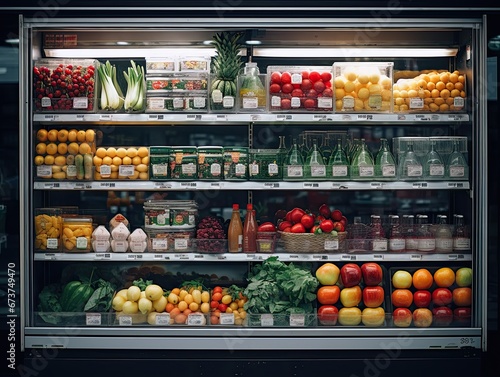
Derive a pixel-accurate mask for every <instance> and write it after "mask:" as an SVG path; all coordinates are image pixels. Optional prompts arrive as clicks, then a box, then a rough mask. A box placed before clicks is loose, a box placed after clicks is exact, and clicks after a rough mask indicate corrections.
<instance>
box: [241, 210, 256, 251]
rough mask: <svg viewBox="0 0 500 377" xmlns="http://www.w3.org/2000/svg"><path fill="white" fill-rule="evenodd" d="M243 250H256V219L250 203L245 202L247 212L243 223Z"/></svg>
mask: <svg viewBox="0 0 500 377" xmlns="http://www.w3.org/2000/svg"><path fill="white" fill-rule="evenodd" d="M243 252H244V253H256V252H257V219H256V218H255V210H254V209H253V206H252V204H250V203H249V204H247V213H246V215H245V222H244V223H243Z"/></svg>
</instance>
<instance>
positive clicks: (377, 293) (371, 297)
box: [363, 285, 384, 308]
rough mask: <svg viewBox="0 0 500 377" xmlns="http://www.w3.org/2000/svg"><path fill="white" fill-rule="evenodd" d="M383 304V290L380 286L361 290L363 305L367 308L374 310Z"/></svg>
mask: <svg viewBox="0 0 500 377" xmlns="http://www.w3.org/2000/svg"><path fill="white" fill-rule="evenodd" d="M383 302H384V288H382V287H381V286H380V285H374V286H368V287H365V288H364V289H363V303H364V304H365V306H367V307H369V308H376V307H378V306H380V305H382V303H383Z"/></svg>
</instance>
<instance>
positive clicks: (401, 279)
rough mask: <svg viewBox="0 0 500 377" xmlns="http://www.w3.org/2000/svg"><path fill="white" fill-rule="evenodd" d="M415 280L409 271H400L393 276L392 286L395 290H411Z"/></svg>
mask: <svg viewBox="0 0 500 377" xmlns="http://www.w3.org/2000/svg"><path fill="white" fill-rule="evenodd" d="M412 282H413V278H412V276H411V274H410V273H409V272H408V271H405V270H398V271H396V272H395V273H394V275H392V285H393V286H394V288H410V287H411V285H412Z"/></svg>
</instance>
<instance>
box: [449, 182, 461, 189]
mask: <svg viewBox="0 0 500 377" xmlns="http://www.w3.org/2000/svg"><path fill="white" fill-rule="evenodd" d="M448 187H450V188H451V187H454V188H463V187H464V183H463V182H448Z"/></svg>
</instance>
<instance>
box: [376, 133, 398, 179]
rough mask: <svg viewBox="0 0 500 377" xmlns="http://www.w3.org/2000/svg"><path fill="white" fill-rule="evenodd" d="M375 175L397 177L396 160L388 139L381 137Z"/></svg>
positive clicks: (384, 177) (387, 177) (383, 177)
mask: <svg viewBox="0 0 500 377" xmlns="http://www.w3.org/2000/svg"><path fill="white" fill-rule="evenodd" d="M375 176H376V177H377V178H382V179H394V178H396V161H395V160H394V156H393V155H392V152H391V150H390V149H389V143H388V142H387V139H385V138H382V139H380V149H379V150H378V152H377V155H376V157H375Z"/></svg>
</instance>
